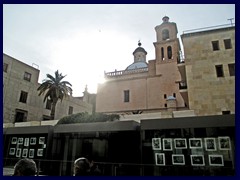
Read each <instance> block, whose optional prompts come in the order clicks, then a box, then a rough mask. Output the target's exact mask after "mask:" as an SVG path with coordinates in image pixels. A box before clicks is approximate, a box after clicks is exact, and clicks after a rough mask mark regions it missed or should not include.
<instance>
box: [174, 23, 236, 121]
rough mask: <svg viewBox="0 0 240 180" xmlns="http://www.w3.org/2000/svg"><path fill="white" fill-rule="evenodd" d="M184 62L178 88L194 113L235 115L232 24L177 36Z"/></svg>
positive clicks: (181, 65)
mask: <svg viewBox="0 0 240 180" xmlns="http://www.w3.org/2000/svg"><path fill="white" fill-rule="evenodd" d="M181 38H182V42H183V46H184V54H185V62H184V63H182V64H179V65H178V67H179V70H180V72H181V75H182V82H186V83H187V88H185V90H181V91H180V92H181V93H182V95H183V97H188V102H189V109H192V110H194V112H195V113H196V115H198V116H204V115H221V114H235V26H230V27H229V26H228V27H222V26H220V27H215V28H214V29H205V30H201V31H197V32H196V31H195V32H194V31H193V32H191V31H190V32H187V33H184V34H182V35H181Z"/></svg>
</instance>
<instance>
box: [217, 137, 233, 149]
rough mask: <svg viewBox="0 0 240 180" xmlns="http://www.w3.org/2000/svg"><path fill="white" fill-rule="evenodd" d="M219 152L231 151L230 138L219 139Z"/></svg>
mask: <svg viewBox="0 0 240 180" xmlns="http://www.w3.org/2000/svg"><path fill="white" fill-rule="evenodd" d="M218 145H219V150H231V140H230V137H228V136H225V137H218Z"/></svg>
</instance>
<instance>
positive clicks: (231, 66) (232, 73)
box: [228, 63, 235, 76]
mask: <svg viewBox="0 0 240 180" xmlns="http://www.w3.org/2000/svg"><path fill="white" fill-rule="evenodd" d="M228 70H229V75H230V76H235V63H234V64H228Z"/></svg>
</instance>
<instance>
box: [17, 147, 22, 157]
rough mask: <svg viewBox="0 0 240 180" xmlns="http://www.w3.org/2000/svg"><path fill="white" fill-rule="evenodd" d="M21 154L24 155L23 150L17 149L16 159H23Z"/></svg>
mask: <svg viewBox="0 0 240 180" xmlns="http://www.w3.org/2000/svg"><path fill="white" fill-rule="evenodd" d="M21 154H22V149H21V148H17V151H16V157H21Z"/></svg>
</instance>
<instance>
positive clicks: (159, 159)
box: [155, 153, 165, 166]
mask: <svg viewBox="0 0 240 180" xmlns="http://www.w3.org/2000/svg"><path fill="white" fill-rule="evenodd" d="M155 162H156V165H157V166H165V154H164V153H155Z"/></svg>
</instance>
